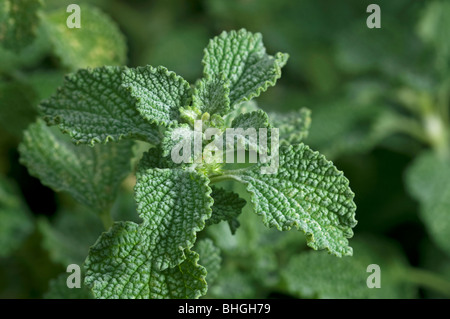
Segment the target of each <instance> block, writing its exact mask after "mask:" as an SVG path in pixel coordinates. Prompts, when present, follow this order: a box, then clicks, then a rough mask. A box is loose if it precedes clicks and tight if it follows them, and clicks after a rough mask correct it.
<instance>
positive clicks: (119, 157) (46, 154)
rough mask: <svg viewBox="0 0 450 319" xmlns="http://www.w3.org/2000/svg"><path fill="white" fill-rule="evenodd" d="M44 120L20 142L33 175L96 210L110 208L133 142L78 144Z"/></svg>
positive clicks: (126, 168)
mask: <svg viewBox="0 0 450 319" xmlns="http://www.w3.org/2000/svg"><path fill="white" fill-rule="evenodd" d="M58 133H59V132H58V131H56V130H52V128H50V127H47V126H46V125H45V123H43V121H42V120H38V121H37V122H36V123H35V124H32V125H30V126H29V128H28V129H27V130H26V131H25V133H24V139H23V142H22V143H21V144H20V146H19V152H20V155H21V157H20V161H21V163H22V164H24V165H25V166H27V167H28V170H29V172H30V174H31V175H33V176H36V177H38V178H39V179H40V180H41V182H42V183H43V184H45V185H47V186H49V187H51V188H53V189H54V190H56V191H66V192H68V193H70V194H71V195H72V196H73V197H74V198H75V199H76V200H78V201H79V202H81V203H82V204H84V205H86V206H88V207H91V208H93V209H95V210H96V211H97V212H103V211H104V210H107V209H108V208H109V207H110V206H111V204H112V202H113V201H114V199H115V196H116V193H117V190H118V186H119V185H120V182H121V181H122V179H123V178H125V176H126V175H127V174H128V173H129V172H130V170H131V166H130V158H131V156H132V151H131V147H132V142H131V141H122V142H120V143H110V144H108V145H97V146H95V147H90V146H87V145H80V146H75V145H73V144H72V143H71V142H70V141H68V140H67V139H66V138H65V136H64V135H62V134H60V133H59V134H58Z"/></svg>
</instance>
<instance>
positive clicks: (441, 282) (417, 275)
mask: <svg viewBox="0 0 450 319" xmlns="http://www.w3.org/2000/svg"><path fill="white" fill-rule="evenodd" d="M404 278H405V280H406V281H408V282H411V283H415V284H417V285H419V286H422V287H424V288H428V289H430V290H434V291H436V292H439V293H441V294H443V295H444V296H446V297H450V281H448V280H446V279H445V278H443V277H441V276H439V275H437V274H435V273H432V272H431V271H428V270H424V269H420V268H412V267H411V268H408V269H406V270H405V274H404Z"/></svg>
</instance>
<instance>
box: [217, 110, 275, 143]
mask: <svg viewBox="0 0 450 319" xmlns="http://www.w3.org/2000/svg"><path fill="white" fill-rule="evenodd" d="M231 127H232V128H234V131H232V132H233V133H234V136H235V137H234V138H233V139H234V140H231V136H229V135H228V134H227V133H228V132H227V131H226V132H225V134H224V139H225V141H224V145H225V149H226V150H230V149H232V147H234V149H235V150H236V149H238V148H239V149H245V150H251V151H261V152H267V149H268V145H269V144H270V131H269V118H268V116H267V114H266V112H264V111H263V110H257V111H253V112H250V113H243V114H240V115H238V116H237V117H235V118H234V120H233V121H232V123H231ZM260 128H266V129H267V134H268V135H267V137H268V138H267V143H266V145H263V144H262V143H261V142H260V140H259V129H260ZM238 129H241V130H238ZM249 129H254V133H256V135H253V136H252V135H246V133H248V132H250V130H249ZM255 138H256V139H255ZM232 144H234V145H232Z"/></svg>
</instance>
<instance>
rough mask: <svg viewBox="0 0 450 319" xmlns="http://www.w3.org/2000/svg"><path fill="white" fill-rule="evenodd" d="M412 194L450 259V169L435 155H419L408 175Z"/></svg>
mask: <svg viewBox="0 0 450 319" xmlns="http://www.w3.org/2000/svg"><path fill="white" fill-rule="evenodd" d="M406 186H407V187H408V191H409V193H410V194H411V195H412V196H413V197H415V198H416V199H417V200H418V201H419V202H420V217H421V219H422V220H423V222H424V224H425V227H426V228H427V231H428V233H429V234H430V236H431V237H432V238H433V240H434V242H435V243H436V244H437V245H438V246H439V247H440V248H441V249H442V250H444V251H445V252H447V253H448V254H449V255H450V242H449V240H448V234H449V232H450V165H449V162H448V160H446V159H443V158H440V157H439V156H438V155H437V154H435V153H433V152H424V153H422V154H421V155H419V156H418V157H417V158H416V159H415V160H414V162H413V164H412V165H411V166H410V167H409V168H408V170H407V172H406Z"/></svg>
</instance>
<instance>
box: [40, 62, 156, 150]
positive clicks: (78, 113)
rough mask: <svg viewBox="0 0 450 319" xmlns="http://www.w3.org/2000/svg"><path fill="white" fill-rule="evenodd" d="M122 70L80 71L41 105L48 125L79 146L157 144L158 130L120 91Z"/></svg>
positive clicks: (103, 68)
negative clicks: (125, 141) (127, 142)
mask: <svg viewBox="0 0 450 319" xmlns="http://www.w3.org/2000/svg"><path fill="white" fill-rule="evenodd" d="M123 70H124V68H120V67H101V68H97V69H87V70H79V71H78V72H76V73H74V74H70V75H69V76H67V77H66V79H65V81H64V85H63V86H62V87H61V88H60V89H59V90H58V91H57V92H56V93H55V94H54V95H53V96H52V97H51V98H50V99H48V100H46V101H44V102H43V103H42V104H41V105H40V109H41V111H42V113H43V114H44V115H45V116H44V118H45V120H46V121H47V123H48V124H49V125H54V124H59V127H60V128H61V130H63V131H65V132H68V133H69V134H70V136H71V137H72V138H73V140H74V141H75V142H76V143H89V144H94V143H106V142H108V141H109V140H113V141H118V140H120V139H122V138H137V139H142V140H144V141H147V142H149V143H155V144H156V143H158V141H159V137H158V131H157V128H156V127H155V126H153V125H151V124H150V123H148V122H147V121H146V120H144V119H143V118H142V117H141V116H140V115H139V113H138V112H137V111H136V110H135V109H134V106H133V100H132V98H131V97H130V96H129V95H128V93H127V92H126V91H125V90H124V89H123V88H121V86H120V84H121V75H120V74H121V72H122V71H123Z"/></svg>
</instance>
